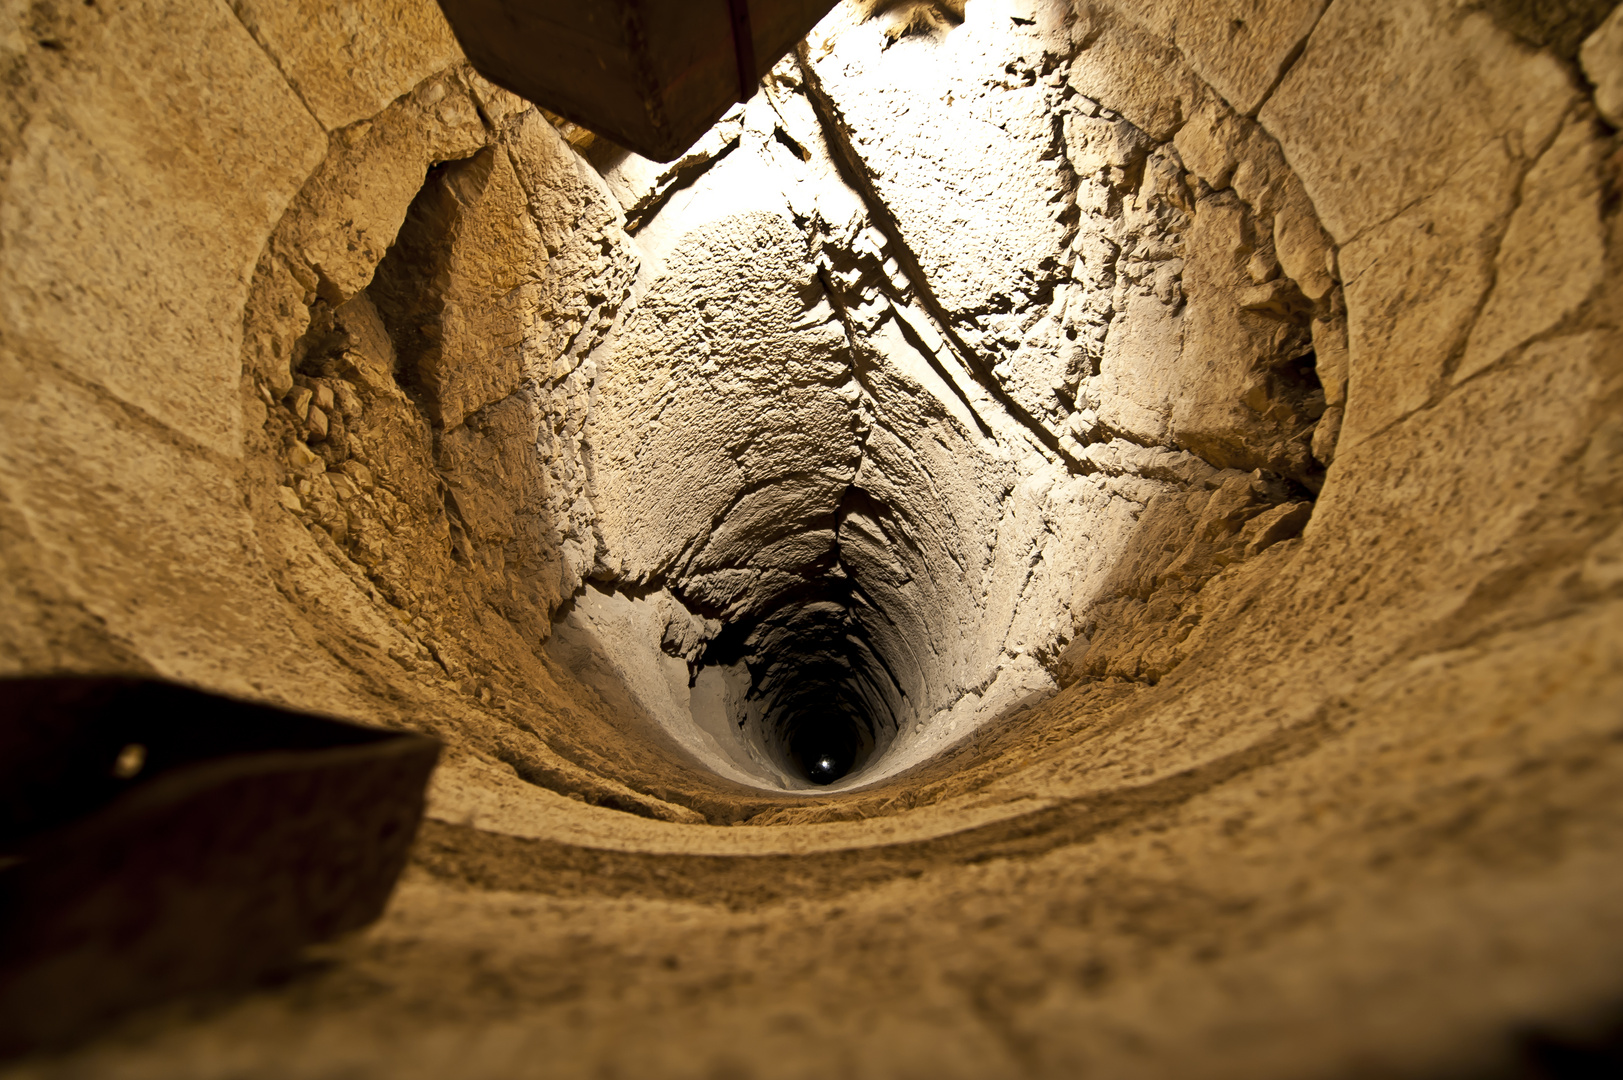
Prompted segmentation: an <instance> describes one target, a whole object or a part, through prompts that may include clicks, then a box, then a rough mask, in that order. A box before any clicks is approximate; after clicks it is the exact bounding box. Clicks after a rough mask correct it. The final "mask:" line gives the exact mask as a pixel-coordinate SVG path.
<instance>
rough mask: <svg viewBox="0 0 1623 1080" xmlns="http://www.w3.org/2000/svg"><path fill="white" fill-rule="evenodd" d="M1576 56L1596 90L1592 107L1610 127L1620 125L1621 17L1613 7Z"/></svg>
mask: <svg viewBox="0 0 1623 1080" xmlns="http://www.w3.org/2000/svg"><path fill="white" fill-rule="evenodd" d="M1578 56H1579V59H1580V60H1581V61H1582V62H1583V68H1584V74H1585V75H1586V76H1587V77H1588V78H1589V81H1590V82H1591V83H1593V84H1594V87H1595V108H1597V109H1599V110H1600V114H1601V115H1602V116H1604V117H1606V119H1607V120H1608V121H1610V122H1611V124H1612V126H1613V127H1619V126H1623V63H1620V60H1623V14H1620V13H1619V11H1618V10H1617V9H1616V8H1614V9H1613V10H1612V14H1611V15H1610V16H1609V17H1608V18H1607V19H1606V21H1605V22H1604V23H1602V24H1601V25H1600V26H1599V28H1597V29H1596V30H1595V32H1594V33H1593V34H1591V35H1590V36H1589V37H1588V38H1587V39H1586V40H1585V41H1584V44H1583V49H1582V51H1580V52H1579V54H1578Z"/></svg>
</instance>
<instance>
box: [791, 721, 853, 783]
mask: <svg viewBox="0 0 1623 1080" xmlns="http://www.w3.org/2000/svg"><path fill="white" fill-rule="evenodd" d="M861 749H862V735H861V732H860V731H859V729H858V727H857V722H856V720H855V719H854V718H852V717H850V716H847V715H845V714H844V713H837V712H836V713H826V714H823V715H820V716H808V717H802V718H801V719H799V720H798V722H796V724H795V726H794V730H793V731H792V732H791V733H790V735H789V758H790V761H791V763H792V764H793V765H794V766H795V767H796V768H797V769H799V770H800V772H801V774H802V775H804V776H805V777H806V779H807V780H810V781H811V782H812V783H814V784H832V783H833V782H834V781H836V780H838V779H839V778H840V777H842V776H844V775H845V774H847V773H849V772H850V771H851V769H852V767H853V766H855V765H856V761H857V754H858V753H859V752H860V751H861Z"/></svg>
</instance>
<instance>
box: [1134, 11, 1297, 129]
mask: <svg viewBox="0 0 1623 1080" xmlns="http://www.w3.org/2000/svg"><path fill="white" fill-rule="evenodd" d="M1114 6H1116V7H1117V8H1118V10H1121V11H1123V12H1124V13H1125V14H1127V15H1128V16H1129V17H1130V18H1132V19H1133V20H1134V21H1136V22H1137V23H1139V25H1141V26H1143V27H1144V28H1145V29H1146V30H1148V31H1150V32H1151V33H1152V34H1155V35H1157V36H1159V37H1163V38H1168V39H1171V40H1172V41H1174V42H1176V43H1177V46H1178V50H1179V52H1181V53H1182V54H1183V56H1184V57H1185V59H1186V60H1187V61H1188V63H1189V66H1190V68H1192V69H1193V70H1194V73H1195V74H1196V75H1198V76H1199V77H1200V78H1201V79H1204V80H1205V81H1206V82H1207V83H1208V84H1210V85H1211V87H1212V89H1214V90H1216V91H1217V92H1218V93H1219V94H1221V95H1222V96H1223V98H1224V99H1225V100H1226V101H1228V103H1229V104H1230V105H1232V106H1233V107H1234V109H1235V110H1236V111H1238V112H1239V113H1241V114H1245V115H1254V114H1255V113H1256V111H1257V109H1258V107H1259V106H1261V105H1262V103H1263V101H1265V100H1266V98H1267V95H1268V93H1269V92H1270V91H1271V90H1273V88H1274V86H1275V85H1276V84H1277V83H1278V82H1279V79H1280V76H1282V75H1283V74H1284V73H1285V69H1286V65H1287V63H1288V62H1289V61H1290V60H1291V59H1292V58H1294V56H1295V54H1296V52H1297V50H1298V48H1299V47H1300V46H1301V44H1302V42H1303V41H1304V40H1305V39H1306V37H1307V35H1308V33H1309V32H1310V31H1311V30H1312V29H1313V27H1314V25H1315V24H1316V23H1317V22H1318V20H1319V16H1320V14H1321V13H1322V12H1323V11H1324V9H1325V6H1326V5H1325V0H1294V2H1292V3H1286V4H1268V3H1259V2H1257V0H1222V2H1219V3H1200V2H1193V3H1172V4H1166V3H1145V2H1143V0H1125V2H1124V0H1116V3H1115V5H1114Z"/></svg>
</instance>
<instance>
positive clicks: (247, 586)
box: [0, 0, 1623, 1078]
mask: <svg viewBox="0 0 1623 1080" xmlns="http://www.w3.org/2000/svg"><path fill="white" fill-rule="evenodd" d="M1610 8H1611V4H1610V2H1609V0H1601V2H1595V0H1549V2H1546V3H1541V4H1518V3H1514V2H1510V0H1472V2H1466V0H1454V2H1450V0H1367V2H1355V0H1330V2H1328V3H1326V2H1324V0H1279V2H1277V3H1267V4H1263V3H1257V2H1255V0H1164V2H1160V3H1154V2H1150V0H1098V2H1092V3H1089V2H1085V0H1078V2H1077V3H1075V4H1074V5H1073V4H1070V3H1067V2H1066V0H971V2H970V3H968V4H967V5H963V4H954V3H949V2H941V3H936V4H931V3H878V4H874V3H866V4H859V3H855V2H848V3H847V4H846V5H845V6H842V7H840V8H837V9H836V10H835V12H834V13H833V14H832V15H831V16H830V17H829V18H828V19H827V20H826V21H825V22H824V23H823V24H822V25H821V26H820V27H819V28H818V30H817V31H816V32H814V33H813V34H812V36H811V37H810V38H809V39H808V40H807V41H806V42H805V43H804V44H803V45H802V46H801V48H800V49H799V51H798V53H797V54H796V55H792V56H790V57H787V58H785V59H784V60H783V61H782V62H781V63H780V64H778V65H777V67H775V68H774V69H773V72H772V74H771V75H770V76H769V77H768V78H767V79H766V80H765V81H764V83H763V85H762V88H761V91H760V93H759V94H758V95H757V96H755V97H754V99H753V100H751V101H750V102H749V103H748V104H747V105H744V106H741V107H740V108H739V109H737V110H735V112H734V113H732V114H730V115H729V116H728V117H727V118H726V119H724V120H723V121H722V122H721V124H720V125H719V126H718V127H717V128H715V129H714V130H713V131H712V132H711V133H710V134H709V135H708V136H707V137H706V138H705V139H704V140H703V141H701V142H700V143H699V144H698V145H697V146H695V147H694V148H693V150H692V151H690V152H689V153H688V154H687V155H686V156H685V157H683V158H681V159H680V160H678V161H676V162H673V163H671V164H670V165H658V164H654V163H651V162H648V161H645V160H643V159H640V158H636V157H633V156H628V155H626V154H625V153H624V152H623V151H618V150H616V149H615V148H614V147H612V146H610V145H606V144H605V143H604V142H602V141H601V140H594V139H593V138H592V137H591V136H590V134H589V133H586V132H583V131H581V130H579V129H575V128H573V127H571V126H570V125H567V124H564V123H562V122H559V123H553V122H550V121H549V119H548V118H547V117H546V116H544V115H543V114H542V113H540V112H539V111H538V110H536V109H534V108H532V107H530V106H529V105H527V104H526V103H525V102H523V101H521V100H519V99H517V98H515V97H513V96H511V95H509V94H507V93H505V92H503V91H500V90H498V89H496V88H494V87H493V86H491V85H490V84H489V83H487V82H485V81H483V80H482V79H480V78H479V77H478V76H477V75H476V74H474V73H473V72H472V71H471V69H469V68H468V67H467V66H466V64H465V63H464V62H463V60H462V59H461V56H460V53H459V52H458V50H457V47H456V44H455V42H454V40H453V39H452V38H451V37H450V35H449V32H448V31H447V29H446V28H445V25H444V22H443V20H442V18H441V16H440V15H439V12H438V9H437V8H435V7H434V6H433V5H432V3H424V2H420V0H361V2H359V3H351V2H339V3H337V4H331V3H325V2H322V0H236V2H235V3H234V4H227V3H223V2H210V0H167V2H166V0H150V2H141V0H38V2H36V3H34V4H32V5H31V6H25V5H23V4H21V3H13V4H8V6H7V14H6V22H5V37H4V39H3V45H0V49H3V57H4V60H3V63H4V67H5V79H4V86H5V91H4V92H5V98H4V100H5V112H4V119H3V124H0V145H3V147H4V154H5V174H4V183H5V194H4V196H3V204H0V230H3V233H0V274H3V282H0V335H3V336H0V363H3V369H0V370H3V372H4V392H3V394H0V402H3V403H0V454H3V459H0V460H3V466H4V467H3V469H0V544H3V551H4V555H5V560H6V568H5V576H4V580H3V584H0V589H3V592H0V605H3V613H4V618H3V620H0V655H3V665H4V670H5V671H7V672H38V671H61V670H67V671H97V672H101V671H127V672H144V673H156V674H160V675H163V676H166V677H170V678H175V679H179V680H182V681H185V682H190V683H192V684H195V685H199V686H203V687H206V688H210V689H214V690H220V691H225V692H229V693H233V694H237V695H242V696H247V697H251V698H255V699H261V700H268V701H274V702H278V703H282V704H286V705H291V706H294V707H297V708H302V709H307V710H310V711H314V712H320V713H326V714H329V715H336V716H342V717H348V718H353V719H357V720H361V721H363V722H368V723H374V724H382V725H386V726H394V727H405V728H411V729H415V730H420V731H425V732H429V733H431V734H434V735H436V736H438V737H439V738H441V739H443V740H444V741H445V742H446V743H448V744H449V746H450V748H451V749H450V750H449V751H448V752H447V755H446V759H445V762H444V764H443V765H442V766H441V769H440V772H439V774H438V775H437V777H436V779H435V781H434V786H433V789H432V793H431V803H430V811H429V820H428V821H427V822H426V823H425V824H424V827H423V830H422V833H421V835H420V837H419V840H418V843H417V848H416V853H415V855H414V858H413V863H412V867H411V869H410V870H409V871H408V873H407V876H406V879H405V880H404V882H403V883H402V885H401V887H400V889H399V891H398V893H397V894H396V897H395V900H394V901H393V903H392V906H391V908H390V911H389V913H388V914H387V915H386V916H385V918H384V920H383V921H382V922H381V923H379V924H378V925H376V926H375V927H373V928H372V929H371V930H369V931H367V932H365V933H364V934H362V935H360V936H358V937H355V938H352V939H349V940H346V941H344V942H341V943H340V944H338V945H336V946H333V947H332V948H331V949H330V950H328V951H327V952H325V953H324V954H323V955H322V957H321V958H320V962H319V963H312V965H311V966H310V967H309V969H308V970H305V971H302V972H300V973H297V974H296V975H294V976H292V977H291V978H290V979H288V980H286V981H284V982H281V983H278V984H276V985H269V986H266V987H263V988H261V989H259V990H257V991H255V992H253V993H250V994H247V995H245V996H239V997H232V998H230V999H228V1000H226V1001H223V1002H219V1003H217V1004H215V1005H213V1006H211V1007H209V1008H206V1009H201V1010H199V1009H196V1008H174V1009H170V1010H167V1011H162V1010H160V1011H159V1012H156V1013H151V1014H147V1015H145V1016H142V1017H138V1018H136V1019H134V1020H131V1021H129V1022H128V1023H126V1024H125V1025H123V1026H121V1027H119V1028H117V1029H115V1030H113V1031H112V1032H110V1033H109V1034H108V1035H106V1036H105V1037H104V1038H102V1039H101V1040H99V1041H95V1042H92V1043H90V1044H88V1045H86V1046H84V1047H81V1048H79V1049H77V1050H74V1051H72V1052H71V1053H68V1054H67V1055H66V1056H63V1057H52V1058H45V1059H40V1060H38V1061H35V1062H33V1063H31V1064H23V1065H19V1066H16V1067H15V1068H14V1069H13V1070H12V1075H16V1076H37V1077H58V1076H60V1077H69V1076H72V1077H83V1076H95V1077H132V1078H133V1077H154V1078H157V1077H163V1078H174V1077H215V1076H231V1077H278V1078H280V1077H340V1076H341V1077H355V1076H377V1077H390V1078H410V1077H425V1078H428V1077H450V1076H457V1077H491V1078H497V1077H509V1076H514V1077H517V1076H542V1075H549V1076H550V1075H583V1076H594V1077H614V1076H626V1077H630V1076H658V1077H746V1076H761V1077H831V1076H851V1077H903V1076H926V1075H928V1076H956V1077H999V1076H1026V1075H1039V1076H1056V1077H1060V1076H1064V1077H1073V1076H1075V1077H1082V1076H1087V1077H1102V1078H1131V1077H1178V1078H1187V1077H1230V1076H1232V1077H1246V1078H1258V1077H1279V1078H1285V1077H1290V1078H1303V1077H1319V1076H1324V1077H1339V1076H1352V1075H1383V1076H1390V1075H1397V1076H1410V1075H1414V1076H1422V1075H1424V1076H1470V1075H1494V1074H1495V1073H1496V1072H1497V1071H1504V1070H1508V1069H1511V1068H1512V1067H1513V1066H1514V1063H1515V1061H1516V1060H1517V1058H1516V1055H1517V1054H1518V1053H1519V1051H1518V1049H1517V1047H1518V1042H1517V1040H1518V1038H1519V1037H1520V1036H1521V1035H1522V1033H1524V1032H1526V1031H1529V1030H1542V1031H1545V1032H1547V1033H1555V1035H1557V1036H1560V1037H1569V1038H1583V1037H1585V1033H1586V1032H1590V1031H1592V1030H1593V1029H1594V1027H1595V1025H1597V1024H1602V1023H1604V1022H1606V1021H1607V1019H1608V1017H1609V1016H1610V1015H1612V1014H1611V1013H1610V1012H1609V1010H1611V1009H1613V1008H1615V1007H1616V1005H1617V1003H1618V1001H1619V1000H1620V998H1623V930H1620V927H1623V923H1620V918H1623V900H1620V897H1623V859H1620V857H1619V850H1620V849H1619V844H1620V843H1623V529H1620V519H1623V348H1620V344H1619V317H1620V315H1623V292H1620V288H1619V282H1620V265H1619V260H1620V257H1623V247H1620V242H1623V234H1620V231H1619V215H1618V205H1619V187H1620V184H1623V150H1620V149H1619V146H1620V144H1619V140H1618V135H1617V127H1616V125H1617V124H1618V123H1619V121H1623V14H1611V15H1610V17H1609V18H1608V13H1609V11H1610Z"/></svg>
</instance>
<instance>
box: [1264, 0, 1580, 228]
mask: <svg viewBox="0 0 1623 1080" xmlns="http://www.w3.org/2000/svg"><path fill="white" fill-rule="evenodd" d="M1353 69H1356V70H1357V71H1359V72H1360V75H1359V77H1358V78H1357V79H1356V80H1348V79H1347V78H1345V77H1344V75H1345V73H1346V72H1347V71H1348V70H1353ZM1572 96H1573V91H1572V88H1571V84H1570V82H1569V81H1568V79H1567V76H1566V74H1565V73H1564V71H1563V70H1562V68H1561V65H1560V63H1559V62H1557V61H1556V60H1555V59H1554V58H1553V57H1551V56H1550V55H1549V54H1547V53H1538V52H1535V51H1533V50H1531V49H1528V48H1527V47H1526V46H1524V45H1522V44H1520V43H1519V42H1517V41H1516V40H1515V39H1513V38H1512V37H1511V36H1510V35H1509V34H1507V33H1505V32H1504V31H1503V30H1500V29H1499V28H1498V27H1497V26H1496V25H1495V24H1494V23H1493V21H1492V20H1491V19H1490V18H1489V17H1488V16H1487V15H1486V14H1483V13H1474V14H1465V15H1460V14H1456V13H1455V12H1454V11H1453V10H1452V9H1451V8H1450V6H1449V5H1447V4H1445V3H1442V2H1440V0H1422V2H1419V3H1414V4H1404V5H1384V4H1376V5H1371V4H1345V5H1343V4H1333V5H1331V7H1330V8H1329V9H1328V10H1327V11H1326V13H1325V15H1324V18H1323V19H1322V20H1321V22H1320V23H1319V26H1318V28H1317V29H1316V30H1315V31H1314V33H1313V37H1312V39H1311V40H1310V41H1309V42H1308V46H1307V49H1306V50H1305V51H1304V52H1303V53H1302V57H1301V59H1300V60H1299V61H1297V63H1296V64H1295V65H1294V66H1293V67H1292V68H1291V70H1290V73H1289V74H1288V75H1286V77H1285V80H1284V82H1282V83H1281V84H1280V87H1279V90H1278V91H1277V92H1276V93H1275V94H1274V96H1273V97H1272V98H1270V99H1269V101H1268V103H1267V105H1266V106H1265V107H1264V108H1263V110H1262V112H1261V114H1260V119H1261V121H1262V124H1263V126H1264V127H1265V128H1267V130H1268V131H1269V133H1270V134H1272V135H1273V136H1274V137H1275V138H1277V139H1278V140H1279V141H1280V143H1281V145H1282V146H1283V147H1284V150H1285V156H1286V157H1287V158H1288V159H1289V161H1290V163H1291V166H1292V167H1293V168H1294V169H1295V170H1296V172H1297V174H1298V175H1299V176H1300V177H1301V180H1302V183H1303V184H1304V185H1305V186H1306V189H1307V192H1308V195H1309V197H1310V198H1311V199H1312V201H1313V205H1314V207H1315V208H1316V209H1317V211H1318V214H1319V217H1320V219H1321V220H1322V221H1323V223H1324V225H1325V228H1326V229H1327V230H1328V231H1329V233H1330V235H1331V236H1332V237H1333V238H1334V239H1335V240H1336V242H1337V243H1342V244H1345V243H1347V242H1348V241H1350V240H1352V239H1353V238H1354V237H1359V236H1362V235H1363V234H1364V233H1365V232H1367V231H1368V230H1370V229H1371V228H1373V227H1375V226H1377V225H1380V224H1381V223H1383V222H1386V221H1389V220H1391V219H1392V218H1393V216H1394V215H1396V214H1398V213H1400V212H1401V211H1402V210H1403V209H1404V208H1405V207H1409V206H1412V205H1414V204H1415V203H1416V202H1418V201H1419V200H1422V199H1425V198H1427V197H1429V196H1431V195H1432V194H1433V193H1434V192H1437V191H1438V190H1439V189H1441V188H1442V187H1444V186H1445V185H1447V184H1449V183H1455V182H1457V181H1456V180H1455V177H1456V176H1457V175H1458V174H1459V173H1461V172H1462V171H1464V170H1467V169H1468V168H1469V166H1470V162H1472V161H1473V160H1477V159H1479V158H1480V156H1481V155H1482V153H1483V152H1484V148H1485V146H1486V145H1487V144H1488V143H1490V142H1491V141H1501V140H1502V149H1501V151H1500V153H1502V154H1503V155H1504V156H1506V157H1508V158H1509V159H1510V160H1512V161H1522V160H1528V159H1530V158H1532V157H1534V156H1536V155H1537V154H1539V153H1540V152H1541V151H1542V150H1543V148H1544V146H1545V144H1546V143H1547V142H1548V141H1549V139H1550V138H1552V137H1553V136H1554V135H1555V133H1556V131H1557V129H1558V127H1559V125H1560V122H1561V117H1562V114H1563V113H1564V112H1565V110H1566V108H1567V107H1568V105H1569V103H1570V102H1571V101H1572ZM1451 100H1460V101H1470V102H1474V103H1475V104H1474V105H1473V106H1471V107H1470V108H1461V109H1457V110H1456V109H1440V108H1438V107H1437V106H1436V103H1437V102H1439V101H1451Z"/></svg>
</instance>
